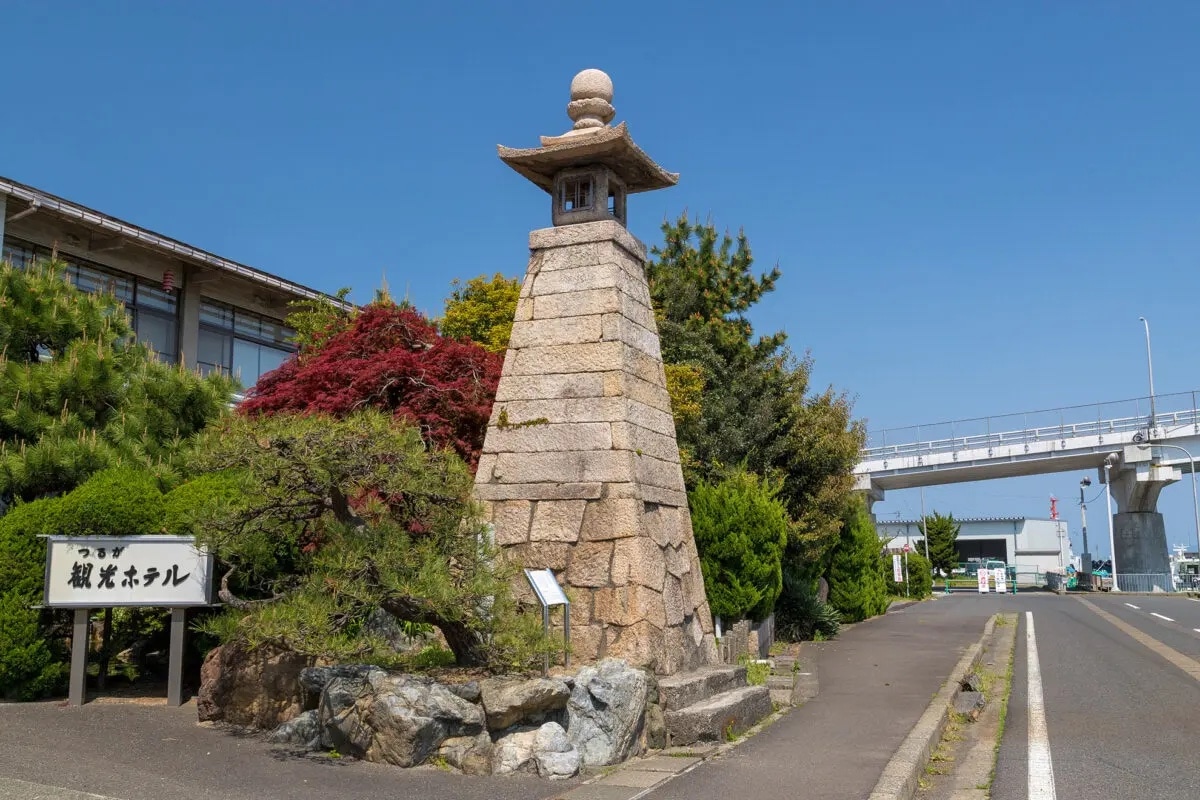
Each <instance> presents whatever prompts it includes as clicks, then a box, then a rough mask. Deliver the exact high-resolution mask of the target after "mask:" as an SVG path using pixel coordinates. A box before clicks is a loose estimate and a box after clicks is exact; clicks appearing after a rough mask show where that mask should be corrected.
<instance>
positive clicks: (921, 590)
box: [880, 551, 933, 600]
mask: <svg viewBox="0 0 1200 800" xmlns="http://www.w3.org/2000/svg"><path fill="white" fill-rule="evenodd" d="M900 558H901V559H903V558H904V556H903V555H901V556H900ZM881 564H882V566H881V568H880V575H881V576H882V577H883V579H884V581H885V582H886V584H887V587H888V592H889V593H890V594H892V595H895V596H897V597H911V598H912V599H914V600H921V599H923V598H926V597H929V595H930V594H932V592H933V570H932V569H931V568H930V566H929V561H928V560H927V559H926V558H925V556H923V555H921V553H920V552H919V551H913V552H911V553H909V554H908V580H907V582H905V581H900V582H899V583H897V582H896V581H894V580H892V578H894V577H895V575H894V573H893V571H892V556H891V554H885V555H884V557H883V560H882V562H881Z"/></svg>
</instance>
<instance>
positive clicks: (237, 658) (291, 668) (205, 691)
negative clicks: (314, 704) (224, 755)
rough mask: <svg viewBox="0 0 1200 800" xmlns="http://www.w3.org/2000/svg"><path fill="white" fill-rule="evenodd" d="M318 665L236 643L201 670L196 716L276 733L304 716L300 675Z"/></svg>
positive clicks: (221, 649) (216, 653)
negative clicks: (292, 720) (283, 726)
mask: <svg viewBox="0 0 1200 800" xmlns="http://www.w3.org/2000/svg"><path fill="white" fill-rule="evenodd" d="M312 664H313V659H312V658H311V657H309V656H304V655H301V654H299V653H294V652H292V651H289V650H278V649H275V648H271V647H259V648H256V649H253V650H251V649H248V648H246V647H245V646H243V645H240V644H237V643H233V642H231V643H228V644H223V645H221V646H220V647H217V648H214V649H213V650H212V651H211V652H210V653H209V654H208V657H207V658H205V659H204V666H202V667H201V668H200V691H199V693H198V694H197V696H196V712H197V714H198V716H199V718H200V721H201V722H210V721H211V722H227V723H229V724H231V725H245V726H250V727H255V728H275V727H277V726H279V725H280V724H282V723H284V722H286V721H287V720H290V719H292V718H293V717H295V716H297V715H298V714H299V713H300V712H301V711H304V691H303V689H302V688H301V686H300V681H299V676H300V672H301V670H303V669H305V668H306V667H310V666H312Z"/></svg>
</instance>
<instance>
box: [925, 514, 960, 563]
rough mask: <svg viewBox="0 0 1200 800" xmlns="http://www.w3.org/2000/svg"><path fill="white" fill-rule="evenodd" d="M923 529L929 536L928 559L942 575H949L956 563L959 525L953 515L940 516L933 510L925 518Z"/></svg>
mask: <svg viewBox="0 0 1200 800" xmlns="http://www.w3.org/2000/svg"><path fill="white" fill-rule="evenodd" d="M924 527H925V531H926V535H927V536H928V537H929V561H930V563H931V564H932V565H933V568H934V569H936V570H937V571H938V572H939V573H940V574H942V575H949V574H950V573H951V571H953V569H954V567H955V566H957V565H958V532H959V529H960V527H961V526H960V525H959V524H958V523H957V522H955V521H954V515H953V514H949V515H946V516H942V515H941V514H939V513H938V512H936V511H935V512H933V514H931V515H930V516H927V517H926V518H925V526H924Z"/></svg>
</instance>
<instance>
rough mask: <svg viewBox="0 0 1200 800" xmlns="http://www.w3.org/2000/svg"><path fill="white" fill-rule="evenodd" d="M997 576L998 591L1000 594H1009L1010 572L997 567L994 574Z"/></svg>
mask: <svg viewBox="0 0 1200 800" xmlns="http://www.w3.org/2000/svg"><path fill="white" fill-rule="evenodd" d="M992 574H994V575H995V576H996V591H997V592H999V593H1000V594H1007V593H1008V570H1007V569H1006V568H1004V567H996V569H995V571H994V572H993V573H992Z"/></svg>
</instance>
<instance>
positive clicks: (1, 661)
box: [0, 590, 68, 700]
mask: <svg viewBox="0 0 1200 800" xmlns="http://www.w3.org/2000/svg"><path fill="white" fill-rule="evenodd" d="M41 599H42V598H41V595H40V594H39V593H29V592H22V591H17V590H9V591H4V592H0V697H2V698H4V699H5V700H35V699H37V698H39V697H44V696H46V695H48V694H53V693H55V692H57V691H59V690H61V689H62V687H63V686H64V685H65V684H66V674H67V670H68V667H67V665H66V663H65V660H64V658H63V654H62V653H60V652H56V651H55V648H53V647H52V646H51V643H50V642H48V641H47V640H46V639H45V637H44V636H42V633H41V628H42V626H41V612H39V611H37V610H35V609H33V608H31V607H30V606H32V605H34V604H36V603H39V602H41Z"/></svg>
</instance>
